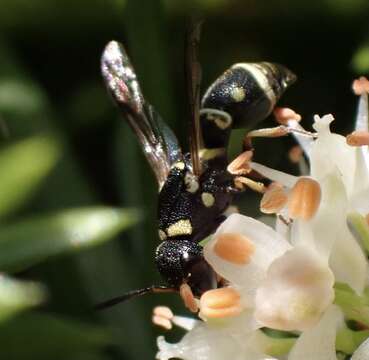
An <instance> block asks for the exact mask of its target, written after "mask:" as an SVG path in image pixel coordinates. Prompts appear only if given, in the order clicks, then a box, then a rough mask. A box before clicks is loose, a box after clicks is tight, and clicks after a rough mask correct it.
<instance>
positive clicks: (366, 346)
mask: <svg viewBox="0 0 369 360" xmlns="http://www.w3.org/2000/svg"><path fill="white" fill-rule="evenodd" d="M368 359H369V339H367V340H365V341H364V342H363V343H362V344H361V345H360V346H359V347H358V349H357V350H356V351H355V352H354V354H353V355H352V358H351V360H368Z"/></svg>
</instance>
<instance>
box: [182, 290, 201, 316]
mask: <svg viewBox="0 0 369 360" xmlns="http://www.w3.org/2000/svg"><path fill="white" fill-rule="evenodd" d="M179 294H180V296H181V298H182V300H183V302H184V304H185V306H186V308H187V309H188V310H190V311H191V312H193V313H196V312H197V311H198V310H199V306H198V305H197V302H196V299H195V297H194V296H193V293H192V290H191V288H190V286H189V285H188V284H186V283H184V284H182V285H181V286H180V288H179Z"/></svg>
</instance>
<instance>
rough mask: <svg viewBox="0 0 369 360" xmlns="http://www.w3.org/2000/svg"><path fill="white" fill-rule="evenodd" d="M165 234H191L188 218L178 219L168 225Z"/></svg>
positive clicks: (170, 235)
mask: <svg viewBox="0 0 369 360" xmlns="http://www.w3.org/2000/svg"><path fill="white" fill-rule="evenodd" d="M167 234H168V236H169V237H172V236H178V235H191V234H192V225H191V222H190V220H179V221H177V222H176V223H174V224H172V225H170V226H169V227H168V228H167Z"/></svg>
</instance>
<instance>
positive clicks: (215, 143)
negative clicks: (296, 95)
mask: <svg viewBox="0 0 369 360" xmlns="http://www.w3.org/2000/svg"><path fill="white" fill-rule="evenodd" d="M295 78H296V77H295V75H294V74H293V73H292V72H291V71H290V70H288V69H287V68H285V67H284V66H282V65H279V64H274V63H268V62H261V63H239V64H235V65H233V66H232V67H231V68H230V69H228V70H227V71H225V72H224V74H223V75H221V76H220V77H219V78H218V79H217V80H216V81H215V82H214V83H213V84H212V85H211V86H210V87H209V89H208V90H207V92H206V94H205V95H204V97H203V99H202V104H201V105H202V109H201V112H200V114H201V118H200V121H201V129H202V134H203V139H204V147H205V148H207V149H214V148H221V147H227V144H228V140H229V136H230V132H231V129H232V128H252V127H253V126H255V124H257V123H258V122H260V121H262V120H264V119H265V118H266V117H267V116H268V115H269V114H270V113H271V112H272V110H273V108H274V106H275V104H276V102H277V101H278V100H279V98H280V97H281V96H282V94H283V92H284V91H285V90H286V88H287V87H288V86H289V85H290V84H292V83H293V82H294V81H295Z"/></svg>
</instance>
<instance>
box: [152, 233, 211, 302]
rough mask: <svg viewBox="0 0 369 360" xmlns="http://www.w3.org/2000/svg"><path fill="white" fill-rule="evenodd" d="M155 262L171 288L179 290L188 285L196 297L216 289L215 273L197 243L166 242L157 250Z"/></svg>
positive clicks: (183, 241) (184, 241)
mask: <svg viewBox="0 0 369 360" xmlns="http://www.w3.org/2000/svg"><path fill="white" fill-rule="evenodd" d="M155 262H156V266H157V267H158V270H159V272H160V274H161V275H162V277H163V278H164V279H165V280H166V281H167V282H168V284H169V285H170V286H173V287H175V288H179V287H180V286H181V284H183V283H187V284H188V285H189V286H190V287H191V289H192V292H193V293H194V295H195V296H200V295H201V294H202V293H204V292H205V291H207V290H210V289H213V288H215V287H216V277H215V273H214V271H213V269H212V268H211V267H210V265H209V264H208V263H207V262H206V261H205V259H204V257H203V254H202V247H201V246H200V245H198V244H197V243H196V242H193V241H189V240H165V241H163V242H162V243H161V244H160V245H159V246H158V247H157V249H156V255H155Z"/></svg>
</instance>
